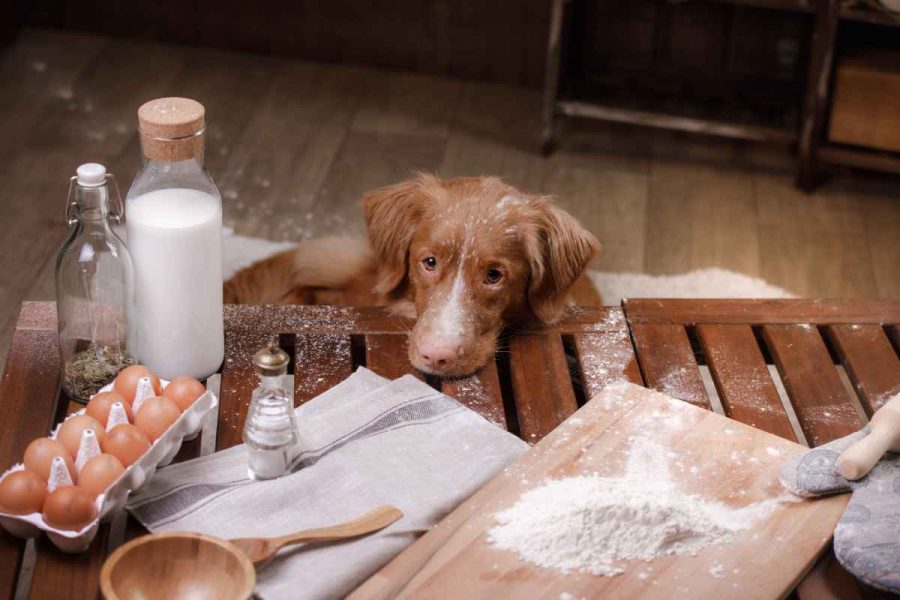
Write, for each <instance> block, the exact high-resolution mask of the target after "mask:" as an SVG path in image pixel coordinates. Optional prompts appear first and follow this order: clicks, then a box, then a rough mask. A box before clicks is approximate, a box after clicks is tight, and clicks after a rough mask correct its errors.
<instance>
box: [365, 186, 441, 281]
mask: <svg viewBox="0 0 900 600" xmlns="http://www.w3.org/2000/svg"><path fill="white" fill-rule="evenodd" d="M426 190H427V185H426V182H425V181H424V177H419V178H418V179H413V180H410V181H404V182H403V183H398V184H395V185H389V186H387V187H383V188H379V189H377V190H374V191H371V192H368V193H367V194H365V195H364V196H363V214H364V215H365V219H366V231H367V232H368V236H369V243H370V244H371V246H372V250H373V251H374V252H375V257H376V259H377V264H378V278H377V282H376V284H375V291H376V292H377V293H380V294H387V295H389V296H397V295H400V294H402V292H403V290H404V288H405V284H406V275H407V269H408V264H407V263H408V258H407V254H408V253H409V245H410V242H411V241H412V238H413V235H414V234H415V232H416V228H417V227H418V225H419V222H420V221H421V219H422V217H423V215H424V214H425V212H426V211H427V209H428V206H429V204H430V199H429V196H428V193H427V191H426Z"/></svg>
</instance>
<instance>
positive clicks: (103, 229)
mask: <svg viewBox="0 0 900 600" xmlns="http://www.w3.org/2000/svg"><path fill="white" fill-rule="evenodd" d="M110 182H115V179H113V178H112V175H107V173H106V168H105V167H104V166H103V165H100V164H97V163H87V164H83V165H81V166H80V167H78V171H77V175H76V176H75V177H72V181H71V184H70V187H69V199H68V202H67V206H66V220H67V222H68V224H69V226H70V227H71V230H72V231H71V234H70V236H69V239H67V240H66V241H65V243H63V245H62V248H60V250H59V254H58V255H57V258H56V309H57V319H58V323H59V350H60V358H61V363H62V387H63V389H64V390H65V392H66V394H68V396H69V398H71V399H73V400H78V401H80V402H87V401H88V399H90V397H91V396H92V395H93V394H96V393H97V392H98V391H99V389H100V388H101V387H102V386H104V385H106V384H107V383H109V382H110V381H112V380H113V379H114V378H115V376H116V375H117V374H118V372H119V371H121V370H122V369H124V368H125V367H127V366H128V365H130V364H132V363H133V362H134V359H133V358H132V356H131V354H130V353H129V351H128V349H129V348H130V347H131V346H133V345H134V330H133V328H132V325H133V322H132V320H131V319H130V318H129V317H130V313H131V311H132V299H133V295H132V273H133V269H132V262H131V256H130V255H129V253H128V248H126V247H125V243H124V242H123V241H122V240H121V238H119V236H118V235H116V233H115V232H114V231H113V229H112V227H110V219H113V220H115V221H116V222H118V220H119V217H120V216H121V214H122V199H121V198H120V197H119V193H118V192H119V189H118V186H115V187H114V190H115V194H114V195H113V198H112V199H113V207H112V208H111V207H110V186H109V183H110Z"/></svg>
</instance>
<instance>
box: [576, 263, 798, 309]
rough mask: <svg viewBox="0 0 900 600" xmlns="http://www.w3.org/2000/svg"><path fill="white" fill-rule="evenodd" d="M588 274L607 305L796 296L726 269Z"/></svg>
mask: <svg viewBox="0 0 900 600" xmlns="http://www.w3.org/2000/svg"><path fill="white" fill-rule="evenodd" d="M588 275H589V276H590V278H591V281H593V282H594V285H596V286H597V289H599V290H600V291H601V293H602V294H603V302H604V303H605V304H619V303H620V302H621V301H622V299H623V298H629V297H631V298H793V297H794V296H793V294H791V293H790V292H788V291H787V290H785V289H782V288H780V287H777V286H774V285H770V284H769V283H767V282H766V281H764V280H762V279H758V278H756V277H749V276H747V275H743V274H741V273H735V272H734V271H729V270H727V269H719V268H710V269H697V270H694V271H689V272H687V273H681V274H678V275H645V274H643V273H605V272H600V271H589V272H588Z"/></svg>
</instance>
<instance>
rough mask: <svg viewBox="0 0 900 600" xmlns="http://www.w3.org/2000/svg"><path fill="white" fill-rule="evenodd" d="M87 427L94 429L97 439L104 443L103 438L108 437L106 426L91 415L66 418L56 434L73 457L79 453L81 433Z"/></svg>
mask: <svg viewBox="0 0 900 600" xmlns="http://www.w3.org/2000/svg"><path fill="white" fill-rule="evenodd" d="M85 429H93V430H94V433H95V434H97V441H98V442H100V444H101V445H103V438H105V437H106V428H105V427H103V425H101V424H100V421H98V420H97V419H95V418H94V417H92V416H90V415H78V416H75V417H72V418H71V419H66V420H65V421H64V422H63V424H62V427H60V428H59V433H57V434H56V439H57V440H59V441H60V442H61V443H62V445H63V446H65V447H66V450H68V451H69V454H71V455H72V458H75V457H76V455H77V454H78V447H79V446H80V445H81V434H82V433H84V430H85Z"/></svg>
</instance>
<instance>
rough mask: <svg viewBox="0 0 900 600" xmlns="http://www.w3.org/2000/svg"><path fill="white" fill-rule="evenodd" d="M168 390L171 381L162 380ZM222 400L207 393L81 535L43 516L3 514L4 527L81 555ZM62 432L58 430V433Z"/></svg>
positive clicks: (104, 499)
mask: <svg viewBox="0 0 900 600" xmlns="http://www.w3.org/2000/svg"><path fill="white" fill-rule="evenodd" d="M160 383H161V385H162V386H163V388H165V386H166V385H168V383H169V382H168V381H165V380H161V382H160ZM111 389H112V384H110V385H107V386H105V387H103V388H102V389H101V390H100V391H102V392H105V391H109V390H111ZM218 406H219V399H218V398H217V397H216V395H215V394H214V393H213V392H212V391H211V390H207V391H206V392H205V393H204V394H203V395H201V396H200V397H199V398H197V400H195V401H194V403H193V404H192V405H191V406H190V408H188V409H187V410H186V411H184V412H183V413H182V414H181V416H179V417H178V420H176V421H175V422H174V423H173V424H172V425H171V426H170V427H169V429H168V430H166V432H165V433H164V434H163V435H162V436H160V437H159V439H157V440H156V441H155V442H153V444H152V445H151V446H150V449H149V450H148V451H147V452H145V453H144V455H143V456H141V458H139V459H138V460H137V461H136V462H134V463H133V464H131V465H130V466H128V467H127V468H126V469H125V472H124V473H122V474H121V475H120V476H119V478H118V479H116V480H115V481H114V482H113V483H112V485H111V486H110V487H109V489H108V490H107V491H106V492H105V493H103V494H100V495H99V496H97V499H96V500H95V506H96V507H97V518H96V519H94V520H93V521H92V522H91V523H89V524H88V525H86V526H85V527H84V528H82V529H81V530H80V531H65V530H61V529H54V528H53V527H50V526H49V525H47V523H46V522H45V521H44V518H43V515H41V514H40V513H32V514H29V515H8V514H4V513H2V512H0V527H2V528H3V529H5V530H6V531H8V532H9V533H10V534H12V535H14V536H15V537H18V538H23V539H27V538H31V537H35V536H38V535H40V534H41V532H44V533H46V534H47V537H48V538H49V539H50V541H51V542H53V545H54V546H56V547H57V548H59V549H60V550H61V551H63V552H68V553H78V552H84V551H85V550H87V548H88V546H90V545H91V542H92V541H93V540H94V537H96V535H97V530H98V529H99V527H100V523H104V522H108V521H111V520H112V518H113V516H115V514H116V513H118V512H119V511H120V510H122V509H124V508H125V503H126V502H127V501H128V496H129V494H131V492H134V491H137V490H139V489H141V487H143V486H144V484H146V483H147V482H148V481H150V479H151V478H152V477H153V474H154V473H156V469H158V468H159V467H164V466H166V465H168V464H169V463H171V462H172V460H174V458H175V455H176V454H178V451H179V450H180V449H181V444H182V443H183V442H184V441H187V440H192V439H194V438H195V437H197V435H199V433H200V429H201V428H202V427H203V422H204V420H205V418H206V416H207V415H208V414H210V413H213V412H215V411H216V409H217V408H218ZM80 414H84V409H81V410H79V411H78V412H76V413H73V414H72V415H70V416H69V418H71V417H73V416H76V415H80ZM56 431H58V429H57V430H55V431H54V433H55V432H56ZM23 468H24V467H23V465H21V464H18V465H15V466H14V467H12V468H11V469H9V470H8V471H7V472H6V473H4V474H3V476H2V477H0V480H2V479H3V478H4V477H6V476H7V475H8V474H9V473H12V472H14V471H18V470H21V469H23Z"/></svg>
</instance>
